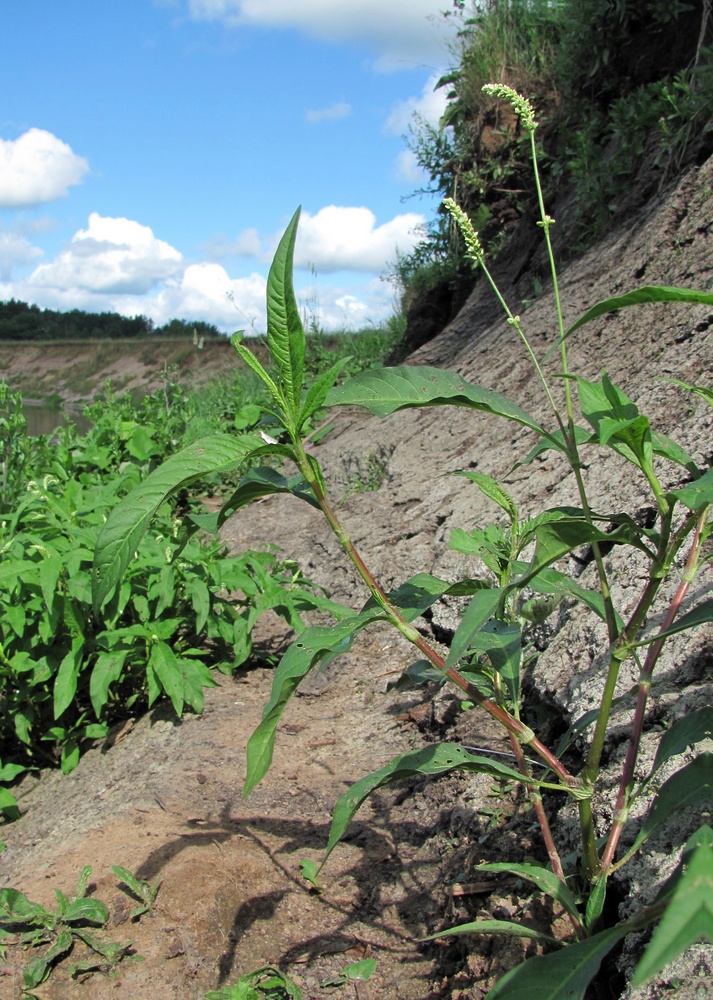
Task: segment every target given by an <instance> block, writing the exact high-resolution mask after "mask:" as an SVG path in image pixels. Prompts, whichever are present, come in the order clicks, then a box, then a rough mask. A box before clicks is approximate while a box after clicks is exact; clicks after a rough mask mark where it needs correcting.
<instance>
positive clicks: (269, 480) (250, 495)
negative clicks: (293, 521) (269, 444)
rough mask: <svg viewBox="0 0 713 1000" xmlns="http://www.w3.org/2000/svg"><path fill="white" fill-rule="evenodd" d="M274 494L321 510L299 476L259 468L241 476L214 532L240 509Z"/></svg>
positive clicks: (267, 468)
mask: <svg viewBox="0 0 713 1000" xmlns="http://www.w3.org/2000/svg"><path fill="white" fill-rule="evenodd" d="M274 493H291V494H292V495H293V496H295V497H297V498H298V499H299V500H304V501H305V502H306V503H308V504H311V505H312V507H316V508H317V510H320V509H321V508H320V506H319V504H318V503H317V500H316V498H315V495H314V493H313V492H312V489H311V487H310V485H309V483H307V481H306V480H305V479H303V477H302V476H301V475H299V474H297V475H294V476H283V475H281V473H279V472H278V471H277V470H276V469H273V468H271V467H270V466H267V465H266V466H260V467H259V468H255V469H251V470H250V471H249V472H248V473H247V474H246V475H245V476H243V478H242V479H241V480H240V483H239V484H238V487H237V489H236V490H235V492H234V493H233V494H232V495H231V496H230V497H229V499H228V500H226V501H225V503H224V504H223V507H222V509H221V510H220V512H219V514H218V517H217V521H216V530H217V528H220V527H221V526H222V525H223V523H224V522H225V521H226V520H227V519H228V518H229V517H231V516H232V515H233V514H234V513H235V512H236V511H238V510H240V508H241V507H246V506H247V505H248V504H250V503H252V502H253V501H254V500H259V499H260V498H261V497H268V496H271V495H272V494H274Z"/></svg>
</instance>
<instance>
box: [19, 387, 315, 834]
mask: <svg viewBox="0 0 713 1000" xmlns="http://www.w3.org/2000/svg"><path fill="white" fill-rule="evenodd" d="M1 389H2V387H1V386H0V390H1ZM3 400H4V403H5V409H3V404H2V401H3ZM191 406H192V404H191V402H190V397H189V395H188V394H187V393H186V391H185V390H184V389H183V388H182V387H181V386H179V385H177V384H175V383H173V382H171V381H170V380H168V379H167V381H166V384H165V385H164V388H163V390H161V391H160V392H158V393H156V394H155V395H153V396H151V397H146V398H144V399H143V400H142V401H140V402H139V403H138V404H137V403H136V402H134V401H132V400H131V399H130V398H129V397H123V398H121V397H116V396H114V394H113V393H112V392H111V390H110V388H109V387H105V390H104V393H103V395H102V397H101V398H100V399H98V400H97V401H96V402H95V403H94V404H93V405H92V406H91V407H89V408H88V410H87V413H88V415H89V416H90V418H91V420H92V427H91V429H90V431H89V432H88V433H87V434H86V435H78V434H77V433H76V430H75V429H74V427H72V426H71V425H70V426H67V427H63V428H60V429H58V431H57V432H56V434H55V436H54V437H53V438H51V439H50V438H39V439H31V438H28V437H27V435H26V433H25V426H24V419H23V418H22V410H21V400H20V397H19V395H16V394H7V393H3V394H0V423H1V422H2V421H4V424H2V428H3V430H5V431H7V434H4V435H3V438H2V440H3V446H4V447H5V449H6V453H7V455H8V458H7V469H8V470H11V472H10V473H9V474H8V476H7V477H6V480H5V485H6V489H5V493H4V495H3V498H2V503H0V759H1V763H0V812H1V813H2V814H3V816H4V817H5V819H6V820H7V819H15V818H17V816H18V810H17V804H16V801H15V798H14V797H13V794H12V792H11V791H10V788H9V786H11V785H12V784H13V783H14V782H15V781H16V780H17V779H18V778H19V777H20V776H21V775H22V774H23V773H24V772H26V771H27V770H28V769H32V768H37V767H40V766H47V765H50V766H56V765H59V766H61V768H62V770H63V771H64V772H65V773H68V772H70V771H71V770H73V768H74V767H76V765H77V763H78V761H79V757H80V753H81V751H82V749H83V748H84V747H88V746H90V745H91V744H92V742H93V741H96V740H100V739H103V738H104V737H105V736H106V735H107V732H108V729H109V727H110V726H111V725H112V724H114V723H115V722H117V721H118V720H120V719H123V718H127V717H128V716H129V715H132V714H137V713H138V712H140V711H143V710H145V709H146V708H147V707H150V706H151V705H153V704H154V703H155V702H156V701H157V700H158V699H159V698H162V697H167V698H169V699H170V701H171V703H172V705H173V708H174V710H175V711H176V713H177V714H178V715H179V716H180V715H181V714H182V713H183V712H184V711H185V710H191V711H195V712H200V711H201V710H202V707H203V700H204V690H205V689H206V688H208V687H211V686H213V685H214V684H215V681H214V680H213V677H212V672H211V671H212V669H213V668H214V667H217V668H218V669H220V670H221V671H222V672H224V673H231V672H232V671H234V670H235V669H237V668H238V667H239V666H241V665H242V664H243V663H245V662H246V660H247V659H248V658H249V657H250V656H251V655H252V630H253V627H254V625H255V622H256V621H257V619H258V618H259V616H260V615H261V614H262V613H263V612H264V611H266V610H267V609H275V610H276V611H277V613H278V614H281V615H282V616H283V617H284V618H285V619H286V620H287V621H288V622H289V624H290V625H291V626H292V627H293V628H295V629H296V630H297V631H302V630H303V629H304V624H303V621H302V612H303V611H304V610H306V609H307V608H312V607H314V606H315V605H316V604H318V603H319V602H320V601H321V600H322V598H321V597H320V596H319V595H318V594H317V593H314V592H313V590H312V588H311V586H310V584H309V581H307V580H306V579H305V578H304V577H303V576H302V575H301V574H300V572H299V570H298V568H297V567H296V565H295V564H294V563H292V562H290V561H289V560H283V559H281V558H280V557H279V556H278V555H277V554H276V553H274V552H246V553H244V554H243V555H241V556H237V557H235V556H233V557H229V556H228V555H227V553H226V551H225V549H224V547H223V546H222V545H221V544H220V543H219V542H218V541H217V539H215V538H214V537H210V536H203V537H202V538H200V539H199V536H198V535H197V534H195V533H193V534H190V536H189V534H188V532H184V533H183V534H182V533H181V532H179V530H178V524H177V522H176V520H175V519H174V517H173V516H172V514H171V511H170V510H169V508H168V507H167V506H166V505H163V506H162V507H161V509H159V510H158V511H157V513H156V514H155V516H154V518H153V520H152V524H151V527H150V530H149V531H148V532H147V533H145V534H143V537H138V536H137V538H136V540H135V546H134V550H133V552H132V555H131V559H130V561H129V565H128V568H127V572H126V575H125V578H124V582H123V584H122V587H121V588H120V589H119V590H118V591H117V593H116V595H115V599H114V601H113V602H112V604H111V606H110V607H109V606H108V607H106V608H105V609H104V613H103V615H102V616H101V617H99V616H97V615H95V613H94V609H93V608H92V601H91V589H92V573H93V557H94V549H95V546H96V542H97V539H98V537H99V535H100V532H101V531H102V529H103V527H104V523H105V521H106V518H107V516H108V513H109V511H110V510H111V509H112V508H113V507H115V506H116V504H117V503H118V502H119V500H120V499H121V498H122V497H123V496H125V495H126V494H127V493H128V492H130V491H131V490H132V489H133V488H134V487H136V486H137V485H138V484H139V482H140V481H141V478H142V477H144V476H146V475H147V474H148V473H150V472H151V470H153V469H154V468H156V466H157V465H158V464H159V463H160V462H161V461H164V460H166V459H167V458H169V457H170V456H171V455H173V454H174V453H175V451H176V450H177V449H178V448H179V446H180V445H183V444H184V443H185V441H186V438H187V437H188V436H189V435H188V425H189V422H190V417H191V412H192V410H191ZM3 413H5V414H6V415H5V416H2V414H3ZM8 414H9V415H8ZM260 415H261V411H260V410H259V409H258V408H257V407H256V406H255V405H254V404H249V403H245V404H243V405H242V406H241V407H239V408H238V410H237V412H233V414H231V428H232V429H233V431H236V430H244V429H245V428H247V427H250V426H252V425H253V424H254V423H255V422H256V421H257V420H258V419H259V418H260ZM247 440H249V442H250V447H253V446H254V445H255V443H256V441H260V443H261V439H259V438H252V437H251V438H249V439H247ZM247 450H248V446H239V453H240V454H241V455H242V454H243V453H244V452H245V451H247ZM226 457H227V458H228V459H229V458H230V455H229V454H227V455H226ZM229 466H230V462H229V461H228V462H227V464H226V472H227V473H228V474H229ZM31 474H32V475H34V477H35V478H31ZM12 477H14V478H12ZM209 478H210V477H209ZM213 478H214V480H216V481H217V477H213ZM214 486H215V483H214V484H213V485H211V484H210V483H208V484H207V487H208V489H213V488H214ZM159 506H160V505H159ZM202 509H203V508H202V507H201V505H200V504H199V503H197V502H193V501H188V499H186V501H185V503H184V507H183V513H184V514H187V513H188V512H192V511H196V512H197V511H199V510H202ZM196 516H197V517H200V515H198V514H196ZM208 520H209V521H210V520H211V519H210V518H208ZM195 527H196V526H195V524H194V525H193V529H195ZM310 594H311V595H312V596H310Z"/></svg>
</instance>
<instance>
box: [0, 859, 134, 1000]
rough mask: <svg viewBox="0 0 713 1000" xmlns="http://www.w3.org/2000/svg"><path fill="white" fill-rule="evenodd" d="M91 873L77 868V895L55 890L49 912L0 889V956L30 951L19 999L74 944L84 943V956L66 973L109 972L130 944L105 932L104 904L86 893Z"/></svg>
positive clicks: (27, 994)
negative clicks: (11, 950)
mask: <svg viewBox="0 0 713 1000" xmlns="http://www.w3.org/2000/svg"><path fill="white" fill-rule="evenodd" d="M91 874H92V869H91V868H90V866H89V865H87V866H86V867H85V868H83V869H82V873H81V875H80V877H79V883H78V885H77V891H76V892H75V894H74V895H73V896H72V897H71V898H70V897H68V896H65V894H64V893H62V892H60V891H59V889H55V896H56V897H57V906H56V908H54V909H50V908H48V907H45V906H42V905H41V904H40V903H33V902H32V901H31V900H29V899H28V898H27V896H26V895H25V894H24V893H23V892H19V891H18V890H17V889H0V952H1V953H2V957H3V958H4V957H5V955H6V949H7V948H9V947H18V948H22V949H23V950H26V949H32V950H33V951H35V950H39V949H43V950H42V952H41V954H39V955H35V957H33V958H31V959H30V960H29V961H28V962H27V964H26V965H25V968H24V970H23V974H22V984H23V994H22V995H23V997H33V996H35V994H34V993H33V992H32V990H34V989H35V987H37V986H39V985H40V984H41V983H43V982H44V981H45V980H46V979H47V978H48V977H49V975H50V974H51V972H52V969H53V968H54V967H55V966H56V965H57V964H58V963H59V962H62V961H64V959H66V958H68V957H69V955H70V954H71V953H72V951H73V949H74V948H75V947H76V946H77V945H85V946H86V951H87V953H88V957H86V958H82V959H80V960H79V961H78V962H76V963H75V964H74V965H73V966H72V968H71V969H70V975H72V976H76V975H79V974H81V973H87V972H94V971H109V970H111V969H113V968H114V967H115V966H116V965H117V964H118V963H119V962H120V961H121V960H122V958H124V957H125V955H126V954H127V952H128V951H129V950H130V948H131V944H132V942H131V941H126V942H117V941H112V940H111V939H110V938H109V937H108V936H107V934H106V932H105V927H106V923H107V921H108V920H109V910H108V909H107V906H106V904H105V903H103V902H102V901H101V900H99V899H94V898H93V897H92V896H88V895H87V884H88V882H89V877H90V875H91Z"/></svg>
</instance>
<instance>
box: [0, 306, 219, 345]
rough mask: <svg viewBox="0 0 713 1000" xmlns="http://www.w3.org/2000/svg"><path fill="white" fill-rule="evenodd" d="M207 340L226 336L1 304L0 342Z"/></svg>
mask: <svg viewBox="0 0 713 1000" xmlns="http://www.w3.org/2000/svg"><path fill="white" fill-rule="evenodd" d="M153 336H155V337H164V338H167V337H170V338H176V337H177V338H180V339H184V338H185V339H194V338H195V339H200V338H201V337H203V338H204V339H210V338H216V337H220V336H222V334H221V333H220V331H219V330H218V328H217V327H215V326H213V324H212V323H204V322H202V321H201V320H197V321H195V322H188V321H186V320H182V319H173V320H171V321H170V322H169V323H165V324H164V325H163V326H160V327H155V326H154V324H153V322H152V321H151V320H150V319H148V318H147V317H146V316H131V317H129V316H120V315H119V314H118V313H108V312H104V313H90V312H84V310H83V309H71V310H69V311H68V312H56V311H55V310H54V309H40V308H39V306H34V305H28V304H27V303H26V302H19V301H17V300H16V299H10V300H9V301H7V302H0V340H22V341H25V340H27V341H33V340H59V341H61V340H127V339H134V338H143V337H153Z"/></svg>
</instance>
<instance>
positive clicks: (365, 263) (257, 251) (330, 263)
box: [204, 177, 425, 275]
mask: <svg viewBox="0 0 713 1000" xmlns="http://www.w3.org/2000/svg"><path fill="white" fill-rule="evenodd" d="M419 179H420V177H419ZM424 222H425V219H424V217H423V216H422V215H419V214H417V213H415V212H404V213H403V214H402V215H396V216H394V218H393V219H390V220H389V221H388V222H384V223H382V225H380V226H377V225H376V216H375V215H374V213H373V212H372V211H371V210H370V209H368V208H363V207H362V208H354V207H344V206H340V205H327V206H326V207H325V208H321V209H320V210H319V211H318V212H317V213H316V214H315V215H311V214H310V213H309V212H305V211H303V212H302V215H301V217H300V224H299V229H298V231H297V243H296V246H295V267H296V268H303V269H312V268H313V269H314V270H315V271H317V272H318V273H319V274H333V273H335V272H337V271H361V272H364V273H366V274H373V275H379V274H381V273H382V272H383V270H384V268H385V267H386V266H387V265H388V264H390V263H391V262H393V260H394V259H395V257H396V251H397V250H398V251H399V252H400V253H407V252H408V251H409V250H410V249H411V248H412V247H413V246H415V244H416V243H417V242H418V240H419V239H420V238H421V237H420V236H419V232H420V230H421V228H422V227H423V224H424ZM282 232H283V231H282V230H280V231H279V232H277V233H275V234H274V235H272V236H271V237H269V238H265V239H261V238H260V236H259V235H258V233H257V230H255V229H246V230H245V231H244V232H243V233H241V234H240V235H239V236H238V237H237V239H235V240H229V239H227V238H226V237H225V236H222V235H220V236H215V237H213V238H212V239H211V240H209V241H208V242H207V243H206V245H205V247H204V249H205V251H206V253H207V254H208V256H209V257H210V258H211V259H212V260H222V259H225V258H226V257H254V258H255V259H256V260H259V261H260V262H261V263H262V264H269V263H270V262H271V261H272V258H273V255H274V253H275V250H276V249H277V244H278V243H279V241H280V237H281V236H282Z"/></svg>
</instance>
